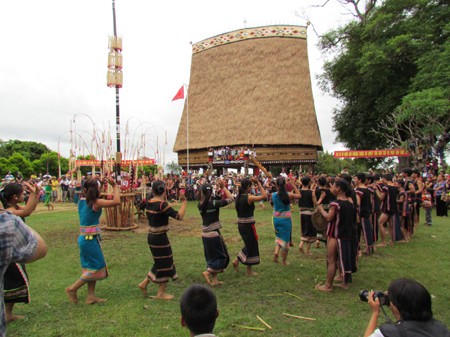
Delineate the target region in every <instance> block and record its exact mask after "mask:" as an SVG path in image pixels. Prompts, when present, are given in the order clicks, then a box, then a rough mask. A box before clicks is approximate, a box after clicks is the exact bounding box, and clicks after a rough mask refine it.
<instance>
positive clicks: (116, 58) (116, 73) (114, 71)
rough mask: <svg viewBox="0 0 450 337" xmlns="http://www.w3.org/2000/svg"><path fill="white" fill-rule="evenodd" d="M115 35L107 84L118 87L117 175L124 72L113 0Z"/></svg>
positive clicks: (111, 38)
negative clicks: (120, 99) (120, 100)
mask: <svg viewBox="0 0 450 337" xmlns="http://www.w3.org/2000/svg"><path fill="white" fill-rule="evenodd" d="M112 10H113V28H114V36H110V37H109V55H108V76H107V84H108V86H109V87H111V88H112V87H114V88H115V89H116V176H117V177H118V176H119V175H120V166H121V163H122V153H121V152H120V105H119V89H120V88H122V84H123V73H122V37H120V36H117V27H116V6H115V0H112Z"/></svg>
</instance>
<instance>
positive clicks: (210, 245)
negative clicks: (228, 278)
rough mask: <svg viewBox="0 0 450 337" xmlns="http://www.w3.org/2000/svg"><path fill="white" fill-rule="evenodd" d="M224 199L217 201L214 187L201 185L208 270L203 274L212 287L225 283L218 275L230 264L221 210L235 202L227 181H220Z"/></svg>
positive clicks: (200, 205)
mask: <svg viewBox="0 0 450 337" xmlns="http://www.w3.org/2000/svg"><path fill="white" fill-rule="evenodd" d="M218 184H219V186H220V187H221V190H222V194H225V198H224V199H215V198H214V197H213V187H212V186H211V185H210V184H207V183H205V184H203V185H201V194H200V202H199V203H198V209H199V211H200V215H201V216H202V222H203V225H202V241H203V249H204V252H205V259H206V264H207V268H206V270H205V271H204V272H203V277H204V278H205V279H206V282H208V284H209V285H211V286H217V285H221V284H222V283H223V282H221V281H219V280H218V279H217V274H218V273H222V272H223V271H224V270H225V269H226V268H227V266H228V263H230V256H229V255H228V251H227V247H226V245H225V241H224V240H223V237H222V234H220V228H222V225H221V224H220V220H219V210H220V208H221V207H224V206H226V205H228V204H230V203H232V202H233V201H234V198H233V196H232V195H231V193H230V191H228V189H227V188H226V187H225V185H226V184H225V181H224V180H219V182H218Z"/></svg>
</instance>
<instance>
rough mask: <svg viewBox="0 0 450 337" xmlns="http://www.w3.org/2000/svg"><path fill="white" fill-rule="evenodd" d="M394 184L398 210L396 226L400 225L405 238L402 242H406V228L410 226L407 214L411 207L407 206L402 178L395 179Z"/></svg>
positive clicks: (407, 238) (407, 239)
mask: <svg viewBox="0 0 450 337" xmlns="http://www.w3.org/2000/svg"><path fill="white" fill-rule="evenodd" d="M394 186H395V187H397V189H398V194H397V199H396V202H397V211H398V222H397V223H398V224H397V226H398V227H400V231H401V232H402V236H403V239H404V240H405V241H404V242H407V241H409V239H410V235H409V232H408V228H410V225H409V221H410V220H411V217H410V216H409V213H410V211H411V209H410V208H409V204H408V195H407V192H406V191H405V182H404V180H403V179H397V180H396V181H395V185H394Z"/></svg>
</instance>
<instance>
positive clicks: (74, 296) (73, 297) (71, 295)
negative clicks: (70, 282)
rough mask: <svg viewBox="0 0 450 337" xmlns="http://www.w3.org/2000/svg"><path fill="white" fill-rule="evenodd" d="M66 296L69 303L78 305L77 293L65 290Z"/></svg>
mask: <svg viewBox="0 0 450 337" xmlns="http://www.w3.org/2000/svg"><path fill="white" fill-rule="evenodd" d="M66 295H67V297H68V298H69V301H70V302H72V303H75V304H78V297H77V292H76V291H73V290H70V288H69V287H67V288H66Z"/></svg>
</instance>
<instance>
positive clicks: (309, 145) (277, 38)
mask: <svg viewBox="0 0 450 337" xmlns="http://www.w3.org/2000/svg"><path fill="white" fill-rule="evenodd" d="M188 114H189V117H188ZM187 118H188V120H189V128H188V130H189V134H188V137H189V167H190V168H194V169H198V168H200V167H204V168H205V167H206V166H207V165H208V163H209V162H211V152H214V155H213V159H212V161H213V165H214V167H217V166H219V167H240V166H242V162H243V161H242V160H240V159H241V158H240V157H236V156H235V155H236V153H239V152H242V150H243V149H246V148H247V149H249V150H252V151H254V152H255V153H256V157H257V159H258V160H259V161H260V162H261V163H262V164H263V165H264V166H266V167H270V166H285V167H291V166H294V165H295V166H297V165H307V166H313V165H314V164H315V163H316V162H317V151H320V150H322V141H321V138H320V131H319V127H318V123H317V118H316V113H315V109H314V99H313V95H312V89H311V78H310V72H309V64H308V51H307V40H306V27H300V26H283V25H277V26H264V27H255V28H245V29H240V30H236V31H232V32H229V33H224V34H222V35H218V36H214V37H211V38H209V39H206V40H203V41H200V42H198V43H196V44H194V45H193V47H192V65H191V76H190V84H189V87H188V96H187V99H186V100H185V106H184V110H183V115H182V118H181V121H180V125H179V128H178V134H177V138H176V141H175V144H174V151H175V152H177V154H178V163H179V164H180V165H181V166H183V167H186V165H187V128H186V121H187ZM208 151H209V152H210V155H209V156H208ZM223 151H226V152H230V153H231V152H233V154H234V155H233V156H232V155H230V156H228V157H226V156H225V157H223V156H219V155H217V154H219V153H221V152H223ZM227 159H228V160H227ZM229 159H231V160H229ZM250 165H251V164H250Z"/></svg>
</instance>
